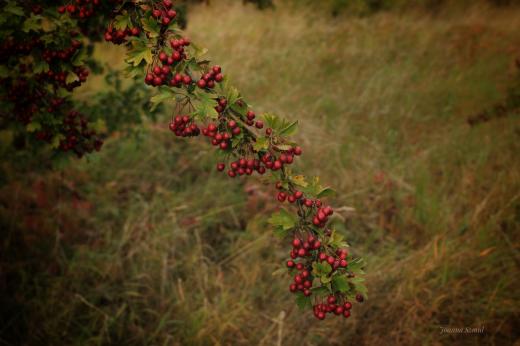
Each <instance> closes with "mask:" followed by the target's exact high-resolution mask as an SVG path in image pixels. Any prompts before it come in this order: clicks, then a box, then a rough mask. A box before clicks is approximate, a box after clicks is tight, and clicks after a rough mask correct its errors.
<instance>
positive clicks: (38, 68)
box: [33, 60, 49, 73]
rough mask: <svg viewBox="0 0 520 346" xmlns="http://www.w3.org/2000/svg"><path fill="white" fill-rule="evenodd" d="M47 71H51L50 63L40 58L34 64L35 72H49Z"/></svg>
mask: <svg viewBox="0 0 520 346" xmlns="http://www.w3.org/2000/svg"><path fill="white" fill-rule="evenodd" d="M47 71H49V64H48V63H47V62H46V61H44V60H40V61H38V62H37V63H35V64H34V67H33V72H34V73H42V72H47Z"/></svg>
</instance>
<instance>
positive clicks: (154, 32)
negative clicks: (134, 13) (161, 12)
mask: <svg viewBox="0 0 520 346" xmlns="http://www.w3.org/2000/svg"><path fill="white" fill-rule="evenodd" d="M141 23H142V24H143V30H144V31H146V32H148V33H149V37H151V38H153V37H158V36H159V33H160V30H161V27H160V26H159V23H158V22H157V21H156V20H155V19H153V18H143V19H141Z"/></svg>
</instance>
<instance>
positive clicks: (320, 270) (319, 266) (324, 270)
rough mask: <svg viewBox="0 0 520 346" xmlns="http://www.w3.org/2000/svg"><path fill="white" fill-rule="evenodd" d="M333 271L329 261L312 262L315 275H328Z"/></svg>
mask: <svg viewBox="0 0 520 346" xmlns="http://www.w3.org/2000/svg"><path fill="white" fill-rule="evenodd" d="M331 271H332V267H331V266H330V264H328V263H327V262H321V263H320V262H314V263H312V273H313V274H314V275H315V276H324V275H328V274H329V273H330V272H331Z"/></svg>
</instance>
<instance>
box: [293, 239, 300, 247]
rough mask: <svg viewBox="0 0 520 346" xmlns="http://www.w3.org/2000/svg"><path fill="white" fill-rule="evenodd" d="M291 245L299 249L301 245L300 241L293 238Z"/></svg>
mask: <svg viewBox="0 0 520 346" xmlns="http://www.w3.org/2000/svg"><path fill="white" fill-rule="evenodd" d="M292 245H293V246H294V247H295V248H299V247H300V246H301V245H302V241H301V240H300V239H298V238H294V239H293V241H292Z"/></svg>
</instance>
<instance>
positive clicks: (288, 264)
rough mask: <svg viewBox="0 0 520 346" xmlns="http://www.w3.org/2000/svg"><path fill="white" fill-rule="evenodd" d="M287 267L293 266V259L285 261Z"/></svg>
mask: <svg viewBox="0 0 520 346" xmlns="http://www.w3.org/2000/svg"><path fill="white" fill-rule="evenodd" d="M287 268H294V261H291V260H289V261H287Z"/></svg>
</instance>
